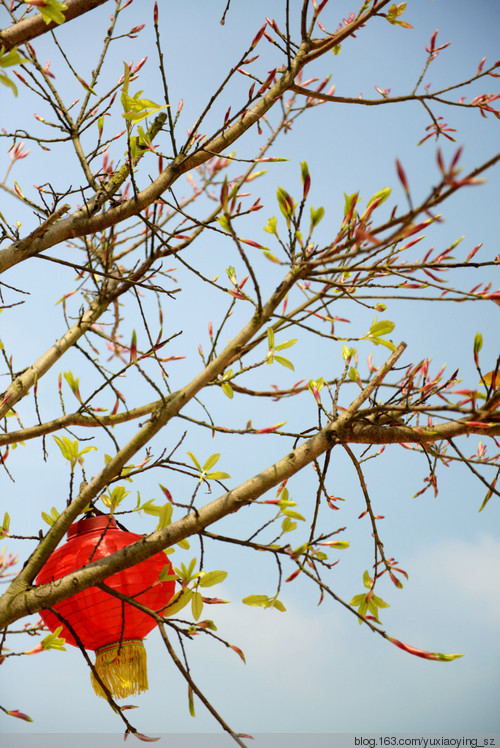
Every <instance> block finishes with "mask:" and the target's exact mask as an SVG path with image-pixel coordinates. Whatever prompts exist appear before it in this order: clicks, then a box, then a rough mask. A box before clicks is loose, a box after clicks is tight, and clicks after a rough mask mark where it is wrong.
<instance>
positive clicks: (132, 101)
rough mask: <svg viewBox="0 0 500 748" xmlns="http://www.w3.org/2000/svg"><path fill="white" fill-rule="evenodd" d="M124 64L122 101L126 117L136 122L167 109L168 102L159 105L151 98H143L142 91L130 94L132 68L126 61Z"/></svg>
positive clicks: (123, 115)
mask: <svg viewBox="0 0 500 748" xmlns="http://www.w3.org/2000/svg"><path fill="white" fill-rule="evenodd" d="M123 65H124V71H125V72H124V80H123V87H122V95H121V102H122V107H123V114H122V117H124V118H125V119H126V120H128V121H129V122H131V123H133V124H136V123H137V122H141V120H143V119H145V118H146V117H149V116H150V115H153V114H156V112H159V111H160V109H165V107H166V106H168V105H167V104H163V105H161V106H160V105H159V104H156V103H155V102H154V101H151V100H150V99H141V98H140V97H141V94H142V91H137V93H135V94H134V95H133V96H129V95H128V86H129V81H130V70H129V66H128V65H127V63H126V62H124V63H123Z"/></svg>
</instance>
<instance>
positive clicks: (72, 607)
mask: <svg viewBox="0 0 500 748" xmlns="http://www.w3.org/2000/svg"><path fill="white" fill-rule="evenodd" d="M106 528H107V529H106ZM141 537H142V536H141V535H136V534H135V533H133V532H126V531H123V530H120V529H119V528H118V527H117V526H116V523H115V521H114V520H111V521H110V518H109V517H92V518H90V519H86V520H81V521H80V522H77V523H75V524H74V525H72V526H71V528H70V531H69V533H68V540H67V541H66V543H65V544H64V545H63V546H61V547H60V548H58V549H57V550H56V551H54V553H53V554H52V555H51V556H50V558H49V560H48V562H47V563H46V564H45V566H44V567H43V569H42V570H41V572H40V574H39V575H38V578H37V584H39V585H40V584H47V583H48V582H52V581H53V580H54V579H59V578H60V577H63V576H65V575H66V574H71V572H73V571H76V570H77V569H80V568H82V567H84V566H85V565H86V564H88V563H89V562H91V561H97V560H98V559H100V558H103V557H104V556H109V555H110V554H111V553H114V552H115V551H117V550H120V549H121V548H124V547H125V546H127V545H130V544H131V543H135V542H136V541H137V540H140V539H141ZM166 564H170V562H169V561H168V559H167V557H166V556H165V554H164V553H162V552H160V553H157V554H156V555H155V556H152V557H151V558H149V559H147V560H146V561H142V562H141V563H140V564H138V565H137V566H133V567H131V568H129V569H125V570H124V571H120V572H118V573H117V574H113V575H112V576H111V577H108V578H107V579H105V580H104V581H105V583H106V584H107V585H108V586H109V587H113V589H115V590H117V591H119V592H121V593H123V594H124V595H128V596H130V597H133V598H134V599H135V600H137V601H138V602H141V603H143V605H146V606H147V607H148V608H151V609H152V610H154V611H156V612H161V611H162V610H164V608H165V607H166V606H167V605H168V603H169V601H170V599H171V598H172V596H173V594H174V591H175V582H173V581H168V582H160V583H159V584H156V585H155V586H154V587H153V586H152V585H153V584H154V582H156V580H157V579H158V576H159V574H160V572H161V570H162V569H163V567H164V566H165V565H166ZM170 568H171V567H170ZM53 607H54V609H55V610H57V611H58V612H59V613H60V614H61V615H62V616H63V617H64V618H66V619H67V620H68V621H69V623H70V624H71V625H72V626H73V628H74V629H75V631H76V633H77V634H78V636H79V637H80V639H81V641H82V643H83V646H84V647H85V649H91V650H96V649H99V648H100V647H103V646H106V645H108V644H113V643H116V642H120V640H122V641H123V640H124V639H143V638H144V637H145V636H146V634H148V633H149V632H150V631H151V630H152V629H153V628H154V627H155V625H156V623H155V621H154V619H153V618H151V616H148V615H147V614H146V613H143V612H142V611H140V610H138V609H137V608H134V607H133V606H132V605H130V604H128V603H122V601H121V600H118V598H116V597H112V596H111V595H108V594H107V593H106V592H103V591H102V590H100V589H98V588H97V587H90V588H89V589H87V590H84V591H83V592H79V593H77V594H76V595H73V597H70V598H68V599H67V600H63V601H62V602H60V603H57V604H56V605H54V606H53ZM41 616H42V618H43V620H44V622H45V623H46V624H47V626H48V627H49V628H50V630H51V631H54V630H55V629H56V628H58V627H59V626H61V622H60V621H59V619H58V618H56V616H55V615H53V614H52V613H51V612H50V611H48V610H43V611H41ZM61 636H63V637H64V638H65V639H66V641H67V642H68V643H70V644H73V645H75V646H77V645H76V642H75V640H74V638H73V636H72V635H71V633H70V632H69V630H68V629H67V628H66V627H65V626H64V627H63V630H62V632H61Z"/></svg>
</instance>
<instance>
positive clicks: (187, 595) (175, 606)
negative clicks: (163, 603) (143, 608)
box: [163, 589, 193, 616]
mask: <svg viewBox="0 0 500 748" xmlns="http://www.w3.org/2000/svg"><path fill="white" fill-rule="evenodd" d="M192 596H193V590H189V589H186V590H182V592H180V593H179V594H178V595H176V596H175V597H174V598H173V600H172V601H171V602H170V603H169V604H168V605H167V607H166V608H165V610H164V611H163V615H165V616H173V615H175V614H176V613H178V612H179V611H180V610H182V609H183V608H184V607H185V606H186V605H187V604H188V603H189V602H190V600H191V598H192Z"/></svg>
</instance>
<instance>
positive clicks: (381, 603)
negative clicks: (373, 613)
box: [372, 595, 391, 608]
mask: <svg viewBox="0 0 500 748" xmlns="http://www.w3.org/2000/svg"><path fill="white" fill-rule="evenodd" d="M372 600H373V602H374V603H375V605H376V606H377V608H390V607H391V606H390V605H389V603H386V602H385V600H382V598H381V597H377V595H373V596H372Z"/></svg>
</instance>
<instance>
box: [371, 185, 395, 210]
mask: <svg viewBox="0 0 500 748" xmlns="http://www.w3.org/2000/svg"><path fill="white" fill-rule="evenodd" d="M391 192H392V190H391V188H390V187H384V188H383V189H381V190H379V191H378V192H376V193H375V194H374V195H373V197H371V198H370V199H369V200H368V205H367V206H366V207H367V208H369V207H370V206H371V205H373V203H374V202H376V201H378V205H377V208H378V206H379V205H382V203H385V201H386V200H387V198H388V197H389V195H390V194H391Z"/></svg>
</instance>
